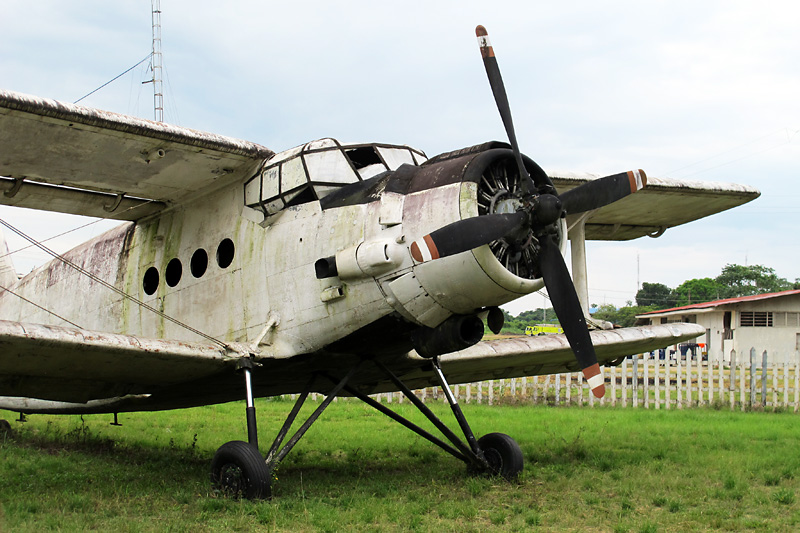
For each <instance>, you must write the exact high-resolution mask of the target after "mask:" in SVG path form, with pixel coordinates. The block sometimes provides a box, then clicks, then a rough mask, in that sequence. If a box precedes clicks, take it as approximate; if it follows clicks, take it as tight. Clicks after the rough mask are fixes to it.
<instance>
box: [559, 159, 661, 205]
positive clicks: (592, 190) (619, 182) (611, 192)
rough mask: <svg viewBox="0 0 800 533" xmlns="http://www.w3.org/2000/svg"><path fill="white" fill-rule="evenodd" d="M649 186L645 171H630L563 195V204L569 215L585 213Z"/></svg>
mask: <svg viewBox="0 0 800 533" xmlns="http://www.w3.org/2000/svg"><path fill="white" fill-rule="evenodd" d="M645 185H647V175H646V174H645V173H644V170H642V169H639V170H629V171H628V172H622V173H620V174H614V175H612V176H606V177H604V178H600V179H596V180H593V181H590V182H588V183H584V184H583V185H581V186H579V187H575V188H574V189H572V190H570V191H567V192H565V193H562V194H561V195H560V198H561V202H562V203H563V205H564V209H565V210H566V211H567V213H568V214H570V215H572V214H576V213H583V212H584V211H591V210H592V209H599V208H601V207H603V206H604V205H608V204H610V203H612V202H616V201H617V200H620V199H622V198H624V197H626V196H628V195H629V194H633V193H635V192H636V191H638V190H639V189H642V188H643V187H644V186H645Z"/></svg>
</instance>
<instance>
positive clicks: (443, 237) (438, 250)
mask: <svg viewBox="0 0 800 533" xmlns="http://www.w3.org/2000/svg"><path fill="white" fill-rule="evenodd" d="M527 218H528V215H527V214H526V213H525V212H524V211H518V212H516V213H495V214H491V215H482V216H477V217H471V218H465V219H463V220H457V221H456V222H452V223H450V224H448V225H446V226H443V227H441V228H439V229H437V230H436V231H433V232H432V233H430V234H428V235H425V236H424V237H422V238H421V239H417V240H416V241H414V242H413V243H412V244H411V257H413V258H414V260H415V261H417V262H419V263H422V262H425V261H431V260H433V259H439V258H440V257H447V256H449V255H455V254H458V253H461V252H466V251H467V250H472V249H473V248H478V247H479V246H483V245H484V244H489V243H490V242H492V241H496V240H497V239H500V238H502V237H504V236H506V235H508V234H509V233H511V232H512V231H514V230H516V229H517V228H519V227H520V226H521V225H522V224H523V223H524V222H525V221H526V219H527Z"/></svg>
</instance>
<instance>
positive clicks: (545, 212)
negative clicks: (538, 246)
mask: <svg viewBox="0 0 800 533" xmlns="http://www.w3.org/2000/svg"><path fill="white" fill-rule="evenodd" d="M531 207H532V211H531V214H532V216H533V221H534V223H535V224H536V225H537V226H540V227H541V226H549V225H551V224H553V223H554V222H556V221H557V220H558V219H559V218H561V213H562V211H563V207H562V204H561V199H559V197H558V196H555V195H553V194H540V195H539V196H536V197H534V198H533V200H532V201H531Z"/></svg>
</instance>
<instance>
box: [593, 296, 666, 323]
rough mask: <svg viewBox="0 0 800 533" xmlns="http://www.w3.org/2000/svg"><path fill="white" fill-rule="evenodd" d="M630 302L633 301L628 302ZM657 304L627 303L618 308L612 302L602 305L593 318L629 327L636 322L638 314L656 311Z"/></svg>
mask: <svg viewBox="0 0 800 533" xmlns="http://www.w3.org/2000/svg"><path fill="white" fill-rule="evenodd" d="M628 303H629V304H630V303H632V302H628ZM655 310H656V308H655V306H641V305H627V306H625V307H620V308H619V309H617V308H616V307H615V306H614V305H612V304H604V305H601V306H600V307H599V308H598V309H597V311H595V313H594V314H593V315H592V318H596V319H598V320H605V321H606V322H611V323H612V324H614V325H615V326H620V327H623V328H628V327H631V326H634V325H635V324H636V315H641V314H644V313H648V312H650V311H655Z"/></svg>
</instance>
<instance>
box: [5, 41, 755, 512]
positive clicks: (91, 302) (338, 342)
mask: <svg viewBox="0 0 800 533" xmlns="http://www.w3.org/2000/svg"><path fill="white" fill-rule="evenodd" d="M477 34H478V39H479V43H480V49H481V52H482V56H483V60H484V65H485V67H486V71H487V74H488V76H489V81H490V86H491V88H492V92H493V94H494V96H495V101H496V103H497V106H498V109H499V111H500V114H501V117H502V120H503V122H504V125H505V127H506V131H507V133H508V137H509V139H508V140H509V142H508V143H506V142H487V143H483V144H478V145H475V146H471V147H467V148H463V149H459V150H455V151H452V152H448V153H443V154H439V155H437V156H435V157H430V158H429V157H427V156H426V154H425V153H424V152H423V151H420V150H417V149H415V148H412V147H409V146H404V145H392V144H381V143H361V144H358V143H343V142H339V141H337V140H334V139H330V138H325V139H321V140H316V141H312V142H309V143H307V144H304V145H302V146H299V147H296V148H293V149H290V150H287V151H284V152H281V153H275V152H273V151H272V150H270V149H268V148H265V147H263V146H260V145H258V144H255V143H251V142H246V141H242V140H237V139H232V138H228V137H223V136H219V135H214V134H210V133H205V132H200V131H195V130H191V129H187V128H183V127H177V126H172V125H168V124H164V123H156V122H152V121H148V120H143V119H139V118H133V117H129V116H123V115H119V114H115V113H111V112H106V111H101V110H97V109H90V108H86V107H82V106H79V105H73V104H66V103H62V102H58V101H55V100H50V99H45V98H39V97H34V96H28V95H23V94H19V93H15V92H11V91H0V175H2V176H3V177H0V190H2V194H1V195H0V203H2V204H4V205H10V206H19V207H26V208H33V209H41V210H47V211H55V212H62V213H74V214H81V215H88V216H92V217H101V218H110V219H115V220H119V221H120V222H121V223H120V225H119V226H117V227H115V228H114V229H111V230H109V231H107V232H106V233H103V234H102V235H99V236H97V237H95V238H92V239H91V240H89V241H88V242H85V243H83V244H81V245H80V246H78V247H76V248H75V249H73V250H71V251H69V252H67V253H64V254H56V253H54V252H51V251H50V250H49V249H48V248H47V246H46V244H45V243H42V242H40V241H38V240H36V239H34V238H32V237H30V236H28V235H26V234H24V233H23V232H22V231H20V230H18V229H17V228H16V227H15V226H14V225H13V224H12V223H11V222H9V221H6V220H0V222H2V225H3V228H2V229H3V230H4V231H5V232H16V233H17V234H19V235H20V236H21V237H23V238H25V239H28V240H29V241H30V242H31V244H32V245H35V246H38V247H40V248H41V249H43V250H45V251H48V252H49V253H52V255H53V259H52V260H51V261H50V262H49V263H47V264H45V265H43V266H40V267H38V268H36V269H35V270H33V271H32V272H31V273H29V274H27V275H25V276H24V277H21V278H20V277H19V276H17V274H16V272H15V271H14V268H13V264H12V260H11V256H10V255H9V254H8V253H7V249H6V248H5V242H4V241H3V242H2V247H0V319H1V320H0V408H2V409H8V410H12V411H17V412H20V413H27V414H31V413H57V414H58V413H61V414H75V413H113V414H115V416H116V414H117V413H122V412H130V411H151V410H166V409H178V408H186V407H192V406H199V405H207V404H215V403H221V402H230V401H234V400H238V401H242V400H244V402H245V409H244V414H245V416H246V420H247V433H248V435H247V440H240V441H232V442H229V443H226V444H223V445H222V446H221V447H220V448H219V450H218V451H217V453H216V455H215V456H214V458H213V460H212V464H211V478H212V482H213V484H214V487H215V488H216V489H218V490H220V491H221V492H224V493H229V494H234V495H241V496H244V497H247V498H252V499H259V498H267V497H270V495H271V483H270V479H271V472H272V471H273V470H274V468H275V467H276V466H277V465H278V464H279V463H280V462H281V461H282V460H283V459H284V458H285V457H286V455H287V454H288V453H289V452H290V451H291V449H292V448H293V447H294V446H295V445H296V444H297V442H298V441H299V440H300V438H301V437H302V436H303V435H304V434H305V433H306V432H307V431H308V430H309V428H310V427H311V426H312V425H313V423H314V422H315V421H316V420H317V419H318V418H319V416H320V415H321V414H322V412H323V411H324V410H325V409H326V408H327V407H328V406H329V405H330V404H331V402H332V401H333V399H334V398H336V397H337V396H341V395H346V396H352V397H357V398H360V399H361V400H363V401H364V402H366V403H367V404H369V405H371V406H373V407H375V408H376V409H378V410H379V411H381V412H383V413H385V414H387V415H388V416H390V417H392V418H393V419H394V420H397V421H398V422H400V423H401V424H403V425H404V426H406V427H407V428H409V429H410V430H412V431H414V432H416V433H417V434H419V435H421V436H422V437H424V438H425V439H427V440H428V441H430V442H431V443H433V444H434V445H436V446H439V447H441V448H442V449H443V450H445V451H446V452H448V453H450V454H451V455H453V456H454V457H455V458H457V459H459V460H461V461H463V462H464V463H466V464H467V465H468V466H469V469H470V470H471V471H473V472H484V473H491V474H499V475H502V476H504V477H507V478H513V477H515V476H516V475H517V474H518V473H519V472H520V471H521V469H522V468H523V456H522V452H521V450H520V447H519V446H518V445H517V443H516V442H515V441H514V440H513V439H512V438H511V437H509V436H507V435H505V434H502V433H490V434H488V435H484V436H481V437H480V438H478V437H477V436H476V435H474V434H473V432H472V430H471V428H470V426H469V423H468V421H467V419H466V418H465V416H464V414H463V412H462V410H461V408H460V406H459V404H458V402H457V400H456V398H455V397H454V396H453V394H452V393H451V392H450V384H454V383H466V382H474V381H479V380H485V379H497V378H510V377H518V376H532V375H540V374H552V373H560V372H570V371H577V370H582V371H583V373H584V376H585V378H586V380H587V381H588V383H589V385H590V387H591V389H592V390H593V392H594V393H595V395H597V396H602V394H603V391H604V381H603V377H602V370H601V365H608V364H617V363H618V362H620V361H621V360H622V359H623V358H624V357H625V356H628V355H631V354H636V353H642V352H646V351H650V350H654V349H657V348H661V347H664V346H666V345H670V344H676V343H679V342H683V341H686V340H689V339H693V338H696V337H698V336H700V335H702V334H704V333H705V331H704V330H703V329H702V328H701V327H699V326H697V325H695V324H674V323H673V324H663V325H656V326H647V327H633V328H624V329H603V328H597V327H594V326H593V325H592V323H591V321H589V323H588V324H587V316H588V302H587V300H588V298H587V297H586V290H587V289H586V276H585V270H586V258H585V252H584V243H585V240H586V239H604V240H627V239H633V238H637V237H642V236H645V235H649V236H657V235H660V234H661V233H663V232H664V231H665V230H667V229H669V228H670V227H674V226H677V225H680V224H684V223H687V222H689V221H692V220H695V219H698V218H702V217H705V216H708V215H711V214H713V213H717V212H720V211H723V210H726V209H729V208H732V207H735V206H737V205H740V204H742V203H745V202H747V201H750V200H752V199H754V198H756V197H757V196H758V195H759V193H758V191H757V190H755V189H752V188H750V187H746V186H739V185H722V184H702V183H692V182H685V181H674V180H669V179H659V178H654V177H651V178H649V179H648V177H647V176H646V174H645V173H644V172H643V171H641V170H633V171H629V172H622V173H620V174H616V175H612V176H606V177H597V176H593V175H553V176H551V175H548V173H546V172H545V171H544V170H542V168H541V167H539V165H537V164H536V163H535V162H534V161H533V160H532V159H530V158H529V157H527V156H525V155H523V154H522V153H521V152H520V150H519V147H518V145H517V141H516V137H515V134H514V127H513V123H512V121H511V112H510V107H509V104H508V100H507V97H506V94H505V90H504V88H503V83H502V78H501V76H500V71H499V68H498V66H497V61H496V58H495V56H494V52H493V49H492V47H491V45H490V43H489V41H488V36H487V34H486V32H485V30H484V29H483V28H482V27H478V30H477ZM568 240H571V242H572V263H573V273H574V276H575V282H574V283H573V280H572V279H571V277H570V273H569V270H568V268H567V265H566V262H565V259H564V257H565V254H566V251H567V242H568ZM543 287H544V288H546V289H547V292H548V294H549V297H550V298H551V300H552V302H553V306H554V308H555V311H556V313H557V315H558V318H559V321H560V324H561V327H562V328H563V330H564V334H561V335H546V336H540V337H519V338H511V339H505V340H488V341H484V340H482V339H483V336H484V331H485V328H487V327H488V328H489V329H490V330H491V331H494V332H498V331H500V329H501V328H502V324H503V314H502V312H501V311H500V309H499V306H501V305H503V304H506V303H508V302H510V301H513V300H515V299H517V298H519V297H521V296H523V295H526V294H530V293H532V292H534V291H538V290H540V289H542V288H543ZM590 326H592V327H590ZM432 385H435V386H441V387H442V389H443V391H444V393H445V396H446V397H447V400H448V402H449V403H450V406H451V407H452V411H453V414H454V417H455V419H456V421H457V425H458V428H459V429H458V431H454V430H452V429H450V427H449V426H448V425H446V424H445V423H444V422H442V421H441V420H440V419H439V418H438V417H436V416H435V415H434V414H433V413H432V412H431V411H430V409H428V408H427V407H426V406H425V404H424V403H422V402H421V401H420V400H418V399H417V397H416V395H415V394H414V393H413V390H414V389H418V388H422V387H428V386H432ZM388 391H402V393H404V394H405V396H407V397H408V399H409V400H410V401H411V402H412V403H413V404H414V405H416V406H417V407H418V408H419V410H420V411H421V412H422V413H423V414H424V415H425V416H426V417H427V418H428V419H430V421H431V423H432V424H433V426H435V427H436V428H437V429H438V430H439V431H440V433H441V436H437V435H434V434H433V433H432V432H431V431H428V430H426V429H424V428H422V427H420V426H419V425H417V424H415V423H413V422H411V421H409V420H407V419H405V418H403V417H401V416H400V415H398V414H397V413H395V412H393V411H392V410H390V409H389V408H388V407H387V406H386V405H384V404H382V403H380V402H378V401H376V400H375V399H374V398H373V397H372V395H374V394H377V393H383V392H388ZM289 393H291V394H297V395H298V398H297V403H296V405H295V406H294V407H293V408H292V410H291V412H290V413H289V414H288V416H287V419H286V422H285V423H284V424H283V426H282V427H281V428H278V429H277V437H276V438H275V439H274V440H273V441H272V442H271V444H270V445H269V447H268V448H267V447H264V448H260V447H259V439H258V438H259V432H258V429H257V423H256V420H257V417H256V410H255V405H254V398H257V397H268V396H276V395H282V394H289ZM311 393H321V394H323V395H325V399H324V401H322V402H321V403H320V405H319V407H318V408H317V409H316V410H315V411H314V412H313V414H312V415H311V416H310V417H309V418H308V419H307V420H304V421H302V422H301V423H300V424H299V428H298V429H297V430H296V431H295V432H294V433H293V434H292V436H291V437H289V438H288V439H287V437H288V436H289V432H290V431H291V429H292V427H293V426H295V422H297V418H298V413H299V411H300V408H301V406H302V405H303V403H304V402H305V401H306V399H307V398H308V397H309V395H310V394H311Z"/></svg>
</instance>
